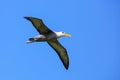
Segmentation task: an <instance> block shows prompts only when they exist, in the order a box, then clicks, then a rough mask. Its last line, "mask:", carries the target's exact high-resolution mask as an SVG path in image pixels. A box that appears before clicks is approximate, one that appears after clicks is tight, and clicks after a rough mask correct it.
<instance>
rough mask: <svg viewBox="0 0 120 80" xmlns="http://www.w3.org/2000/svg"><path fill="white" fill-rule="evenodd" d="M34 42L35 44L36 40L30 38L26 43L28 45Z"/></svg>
mask: <svg viewBox="0 0 120 80" xmlns="http://www.w3.org/2000/svg"><path fill="white" fill-rule="evenodd" d="M32 42H35V39H34V38H29V40H28V41H26V43H27V44H28V43H32Z"/></svg>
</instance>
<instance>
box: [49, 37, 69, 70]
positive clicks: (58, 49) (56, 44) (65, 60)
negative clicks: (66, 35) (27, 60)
mask: <svg viewBox="0 0 120 80" xmlns="http://www.w3.org/2000/svg"><path fill="white" fill-rule="evenodd" d="M47 42H48V44H49V45H50V46H51V47H52V48H53V49H54V50H55V51H56V52H57V54H58V55H59V58H60V59H61V60H62V62H63V64H64V66H65V68H66V69H68V67H69V58H68V55H67V51H66V49H65V48H64V47H63V46H62V45H61V44H60V43H59V42H58V40H57V39H55V38H54V39H50V40H48V41H47Z"/></svg>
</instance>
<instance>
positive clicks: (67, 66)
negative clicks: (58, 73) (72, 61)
mask: <svg viewBox="0 0 120 80" xmlns="http://www.w3.org/2000/svg"><path fill="white" fill-rule="evenodd" d="M65 68H66V70H68V68H69V62H68V64H67V65H66V66H65Z"/></svg>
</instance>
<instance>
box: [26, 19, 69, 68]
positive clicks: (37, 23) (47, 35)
mask: <svg viewBox="0 0 120 80" xmlns="http://www.w3.org/2000/svg"><path fill="white" fill-rule="evenodd" d="M24 18H25V19H27V20H29V21H30V22H31V23H32V24H33V26H34V27H35V28H36V30H37V31H38V32H39V35H37V36H35V37H33V38H29V40H28V41H27V43H32V42H47V43H48V44H49V45H50V46H51V47H52V48H53V49H54V50H55V51H56V53H57V54H58V56H59V58H60V59H61V61H62V63H63V65H64V67H65V68H66V69H68V67H69V58H68V54H67V51H66V49H65V48H64V47H63V46H62V45H61V44H60V43H59V41H58V40H57V39H58V38H60V37H63V36H66V37H71V35H70V34H67V33H65V32H53V31H52V30H50V29H49V28H48V27H47V26H46V25H45V24H44V23H43V21H42V19H38V18H34V17H24Z"/></svg>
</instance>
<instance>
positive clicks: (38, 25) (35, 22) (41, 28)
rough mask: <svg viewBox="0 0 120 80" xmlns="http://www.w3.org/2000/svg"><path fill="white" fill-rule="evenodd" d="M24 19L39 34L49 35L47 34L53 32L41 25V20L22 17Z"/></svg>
mask: <svg viewBox="0 0 120 80" xmlns="http://www.w3.org/2000/svg"><path fill="white" fill-rule="evenodd" d="M24 18H25V19H27V20H29V21H31V23H32V24H33V26H34V27H35V28H36V29H37V31H38V32H39V33H40V34H49V33H51V32H53V31H52V30H50V29H49V28H48V27H47V26H46V25H45V24H44V23H43V21H42V20H41V19H38V18H34V17H24Z"/></svg>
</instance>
